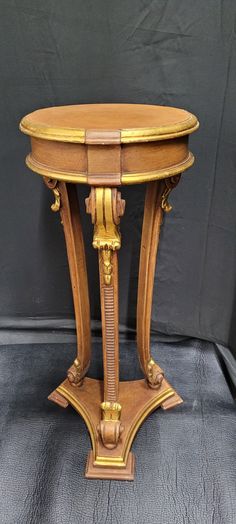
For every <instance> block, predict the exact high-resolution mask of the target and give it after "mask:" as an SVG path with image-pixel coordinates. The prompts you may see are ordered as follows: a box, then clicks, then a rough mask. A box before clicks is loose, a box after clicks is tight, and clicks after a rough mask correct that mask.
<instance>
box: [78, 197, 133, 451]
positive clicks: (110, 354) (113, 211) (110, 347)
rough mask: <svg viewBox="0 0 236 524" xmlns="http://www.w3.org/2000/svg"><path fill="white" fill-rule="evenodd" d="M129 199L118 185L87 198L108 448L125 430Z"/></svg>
mask: <svg viewBox="0 0 236 524" xmlns="http://www.w3.org/2000/svg"><path fill="white" fill-rule="evenodd" d="M124 208H125V201H124V200H122V199H121V194H120V192H118V191H117V189H115V188H110V187H96V188H94V187H93V188H92V189H91V193H90V196H89V197H88V198H87V199H86V210H87V213H90V214H91V216H92V222H93V224H94V235H93V247H94V248H95V249H98V257H99V276H100V298H101V319H102V339H103V368H104V401H103V402H102V404H101V411H102V420H101V421H100V424H99V427H98V432H99V434H100V436H101V439H102V442H103V445H104V446H105V447H106V448H108V449H113V448H115V447H116V446H117V444H118V441H119V438H120V435H121V432H122V429H123V427H122V424H121V420H120V418H121V405H120V403H119V317H118V257H117V250H118V249H120V246H121V238H120V232H119V226H118V224H119V222H120V216H122V215H123V214H124Z"/></svg>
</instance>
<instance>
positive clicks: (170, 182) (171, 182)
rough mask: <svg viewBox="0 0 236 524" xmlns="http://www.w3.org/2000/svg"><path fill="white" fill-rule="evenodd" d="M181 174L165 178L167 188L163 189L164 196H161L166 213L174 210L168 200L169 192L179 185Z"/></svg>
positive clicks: (162, 206)
mask: <svg viewBox="0 0 236 524" xmlns="http://www.w3.org/2000/svg"><path fill="white" fill-rule="evenodd" d="M180 177H181V175H176V176H172V177H170V178H166V179H165V186H166V187H165V189H164V191H163V194H162V197H161V208H162V209H163V211H165V212H166V213H169V212H170V211H171V210H172V206H171V204H170V203H169V202H168V197H169V194H170V193H171V191H172V189H174V187H175V186H177V184H178V182H179V180H180Z"/></svg>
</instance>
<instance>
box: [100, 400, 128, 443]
mask: <svg viewBox="0 0 236 524" xmlns="http://www.w3.org/2000/svg"><path fill="white" fill-rule="evenodd" d="M101 409H102V420H101V422H100V424H99V426H98V432H99V434H100V436H101V439H102V442H103V444H104V446H105V447H106V448H108V449H114V448H115V447H116V446H117V444H118V442H119V438H120V435H121V433H122V431H123V430H124V427H123V425H122V424H121V422H120V415H121V405H120V404H119V403H118V402H107V401H106V402H102V404H101Z"/></svg>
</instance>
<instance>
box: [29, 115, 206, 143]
mask: <svg viewBox="0 0 236 524" xmlns="http://www.w3.org/2000/svg"><path fill="white" fill-rule="evenodd" d="M19 127H20V130H21V131H22V133H25V134H26V135H30V136H34V137H37V138H43V139H46V140H54V141H59V142H72V143H80V144H84V143H85V134H86V133H85V129H75V128H73V129H71V128H60V127H50V126H45V125H40V124H39V125H33V124H31V122H30V119H29V118H28V117H27V116H26V117H24V118H23V119H22V120H21V122H20V126H19ZM198 127H199V122H198V120H197V118H196V117H195V116H194V115H192V114H189V116H188V118H186V120H184V121H182V122H180V123H177V124H172V125H166V126H160V127H147V128H135V129H121V138H120V141H121V143H124V144H127V143H132V142H150V141H157V140H165V139H169V138H177V137H180V136H184V135H189V134H191V133H193V132H194V131H196V130H197V129H198ZM110 131H117V130H114V129H113V130H112V129H111V130H110ZM94 143H95V142H94Z"/></svg>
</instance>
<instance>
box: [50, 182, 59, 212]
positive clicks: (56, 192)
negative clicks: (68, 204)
mask: <svg viewBox="0 0 236 524" xmlns="http://www.w3.org/2000/svg"><path fill="white" fill-rule="evenodd" d="M52 191H53V194H54V198H55V202H54V203H53V204H52V205H51V210H52V211H54V213H56V212H57V211H59V209H60V207H61V197H60V193H59V189H57V187H55V188H53V189H52Z"/></svg>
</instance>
